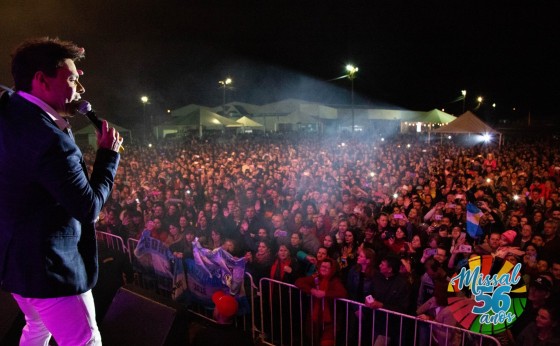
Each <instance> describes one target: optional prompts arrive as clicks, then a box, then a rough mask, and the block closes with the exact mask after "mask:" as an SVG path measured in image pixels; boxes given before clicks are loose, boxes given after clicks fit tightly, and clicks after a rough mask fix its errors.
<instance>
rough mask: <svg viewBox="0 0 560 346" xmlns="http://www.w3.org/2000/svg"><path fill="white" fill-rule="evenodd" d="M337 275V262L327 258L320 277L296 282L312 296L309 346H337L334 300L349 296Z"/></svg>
mask: <svg viewBox="0 0 560 346" xmlns="http://www.w3.org/2000/svg"><path fill="white" fill-rule="evenodd" d="M336 273H337V264H336V262H335V261H334V260H332V259H329V258H327V259H325V260H324V261H323V262H322V263H321V266H320V267H319V273H318V275H312V276H306V277H303V278H299V279H297V280H296V283H295V285H296V286H297V287H298V288H299V289H300V290H302V291H303V292H304V293H307V294H310V295H311V311H310V316H308V324H309V325H310V328H311V329H310V330H311V332H310V333H307V334H306V336H307V337H308V338H309V337H310V338H311V340H307V344H308V345H313V346H315V345H321V346H332V345H335V338H334V335H335V331H334V325H335V323H334V298H346V295H347V293H346V288H345V287H344V285H343V283H342V282H341V281H340V279H339V278H338V276H337V275H336ZM338 325H340V324H338Z"/></svg>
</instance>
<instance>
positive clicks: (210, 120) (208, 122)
mask: <svg viewBox="0 0 560 346" xmlns="http://www.w3.org/2000/svg"><path fill="white" fill-rule="evenodd" d="M186 110H189V112H188V113H186V112H185V111H186ZM172 114H175V116H173V117H172V118H171V119H169V120H167V121H166V122H164V123H163V124H161V125H159V126H158V127H157V136H158V137H160V136H161V137H165V136H166V135H167V134H171V133H178V132H180V131H181V130H185V129H193V130H194V129H197V130H199V134H200V136H202V130H203V129H209V130H223V129H224V128H225V127H242V126H243V125H241V124H239V123H237V122H235V121H233V120H231V119H228V118H225V117H223V116H221V115H219V114H216V113H214V112H212V111H211V110H210V109H209V108H206V107H203V106H195V105H189V106H186V107H183V108H181V109H180V111H177V112H172Z"/></svg>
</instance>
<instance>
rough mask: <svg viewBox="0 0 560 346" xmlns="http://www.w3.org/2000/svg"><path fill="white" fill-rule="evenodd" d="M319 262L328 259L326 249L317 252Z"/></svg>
mask: <svg viewBox="0 0 560 346" xmlns="http://www.w3.org/2000/svg"><path fill="white" fill-rule="evenodd" d="M316 257H317V261H322V260H324V259H325V258H327V249H324V248H320V249H319V250H317V256H316Z"/></svg>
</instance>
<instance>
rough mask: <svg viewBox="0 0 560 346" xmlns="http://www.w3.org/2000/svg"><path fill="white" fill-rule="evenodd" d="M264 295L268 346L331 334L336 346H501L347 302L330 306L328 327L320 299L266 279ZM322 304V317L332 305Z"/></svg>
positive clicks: (264, 340) (262, 311)
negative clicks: (315, 307)
mask: <svg viewBox="0 0 560 346" xmlns="http://www.w3.org/2000/svg"><path fill="white" fill-rule="evenodd" d="M259 293H260V296H261V301H260V305H261V307H260V331H259V330H258V328H256V327H255V328H253V329H254V330H256V331H257V332H259V333H260V334H261V341H262V343H263V344H266V345H318V344H320V338H321V335H322V333H323V332H328V333H332V334H334V336H333V337H332V339H333V341H334V342H335V344H336V345H345V346H349V345H375V346H382V345H383V346H388V345H391V346H392V345H399V346H401V345H402V346H436V345H437V346H457V345H460V346H471V345H479V346H482V345H484V346H500V343H499V341H498V340H497V339H496V338H494V337H492V336H490V335H485V334H480V333H475V332H472V331H469V330H465V329H463V328H460V327H456V326H451V325H446V324H443V323H439V322H436V321H426V320H422V319H420V318H418V317H415V316H410V315H406V314H402V313H397V312H394V311H390V310H385V309H376V310H373V309H371V308H368V307H366V306H365V304H363V303H358V302H355V301H352V300H349V299H341V298H338V299H334V303H331V304H332V305H331V306H330V307H329V309H331V310H330V312H331V313H332V316H330V317H331V318H330V321H331V324H334V326H333V325H327V324H326V323H325V322H324V320H322V319H321V318H319V319H318V320H317V316H315V318H313V317H312V315H313V313H314V311H315V310H314V306H313V302H314V299H311V296H309V295H307V294H304V293H303V292H302V291H301V290H299V289H298V288H297V287H296V286H294V285H291V284H287V283H284V282H281V281H276V280H272V279H268V278H263V279H261V280H260V282H259ZM320 304H322V306H321V307H320V308H319V310H320V312H319V314H320V315H322V314H323V312H324V309H325V304H326V300H324V299H323V300H322V301H321V303H320ZM257 324H258V323H257ZM329 338H331V337H330V336H329Z"/></svg>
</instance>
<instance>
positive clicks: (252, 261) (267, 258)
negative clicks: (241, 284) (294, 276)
mask: <svg viewBox="0 0 560 346" xmlns="http://www.w3.org/2000/svg"><path fill="white" fill-rule="evenodd" d="M245 259H246V260H247V266H246V270H247V271H248V272H249V273H250V274H251V275H252V276H253V281H254V282H259V280H260V279H261V278H263V277H267V276H268V275H269V274H270V267H271V266H272V261H273V260H274V259H273V257H272V253H271V249H270V243H269V242H266V241H260V242H259V244H258V246H257V251H255V253H254V254H253V253H251V252H250V251H249V252H247V254H246V255H245Z"/></svg>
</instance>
